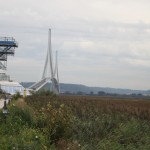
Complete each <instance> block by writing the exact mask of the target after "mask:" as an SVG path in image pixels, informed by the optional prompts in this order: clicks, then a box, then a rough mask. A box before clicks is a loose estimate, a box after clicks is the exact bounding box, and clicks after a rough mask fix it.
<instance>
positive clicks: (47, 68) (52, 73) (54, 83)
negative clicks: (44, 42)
mask: <svg viewBox="0 0 150 150" xmlns="http://www.w3.org/2000/svg"><path fill="white" fill-rule="evenodd" d="M50 80H51V89H50V90H51V91H52V92H54V93H55V94H59V91H60V89H59V77H58V64H57V52H56V62H55V68H54V67H53V60H52V47H51V29H49V35H48V49H47V55H46V60H45V65H44V70H43V75H42V79H41V80H40V81H39V82H37V83H35V84H33V85H32V86H31V87H29V88H30V89H33V90H35V91H38V90H39V89H41V88H42V87H43V86H44V85H45V84H46V83H48V82H50Z"/></svg>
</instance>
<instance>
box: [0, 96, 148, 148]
mask: <svg viewBox="0 0 150 150" xmlns="http://www.w3.org/2000/svg"><path fill="white" fill-rule="evenodd" d="M8 107H9V112H10V113H9V114H8V116H7V118H6V120H5V121H4V118H3V115H2V114H1V116H0V121H1V124H0V137H1V140H0V149H4V150H5V149H6V150H7V149H19V150H20V149H26V150H28V149H29V150H30V149H35V150H42V149H43V150H51V149H52V150H67V149H70V150H149V149H150V100H149V99H140V98H138V99H134V98H119V97H109V96H106V97H101V96H66V95H59V96H56V95H54V94H52V93H37V94H33V95H32V96H28V97H26V98H25V99H23V98H19V97H18V98H17V97H14V100H13V101H12V102H11V104H10V105H9V106H8ZM12 137H13V138H12Z"/></svg>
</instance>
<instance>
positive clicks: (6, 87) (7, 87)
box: [0, 81, 24, 95]
mask: <svg viewBox="0 0 150 150" xmlns="http://www.w3.org/2000/svg"><path fill="white" fill-rule="evenodd" d="M0 89H2V90H3V91H5V92H6V93H9V94H11V95H13V94H16V92H19V93H20V94H21V95H23V94H24V87H23V86H22V85H21V84H20V83H18V82H14V81H0Z"/></svg>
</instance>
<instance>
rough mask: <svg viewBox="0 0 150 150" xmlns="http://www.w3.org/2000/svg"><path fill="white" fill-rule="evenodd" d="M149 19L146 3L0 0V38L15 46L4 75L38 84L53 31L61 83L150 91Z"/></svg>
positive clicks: (149, 3) (149, 4)
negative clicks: (6, 38) (49, 35)
mask: <svg viewBox="0 0 150 150" xmlns="http://www.w3.org/2000/svg"><path fill="white" fill-rule="evenodd" d="M149 15H150V1H149V0H42V1H39V0H11V1H10V0H0V37H3V36H13V37H14V38H15V39H16V40H17V41H18V43H19V47H18V48H17V49H16V53H15V56H14V57H11V56H10V57H9V58H8V74H9V75H10V76H11V78H12V79H13V80H15V81H19V82H21V81H38V80H40V79H41V76H42V71H43V67H44V62H45V57H46V51H47V43H48V29H49V28H51V29H52V50H53V55H54V54H55V51H56V50H57V51H58V67H59V77H60V82H61V83H75V84H84V85H87V86H99V87H115V88H129V89H150V16H149ZM53 57H55V56H53Z"/></svg>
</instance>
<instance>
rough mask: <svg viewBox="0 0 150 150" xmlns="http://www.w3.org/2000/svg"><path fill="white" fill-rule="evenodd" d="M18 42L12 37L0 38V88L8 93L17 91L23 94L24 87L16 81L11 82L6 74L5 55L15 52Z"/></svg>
mask: <svg viewBox="0 0 150 150" xmlns="http://www.w3.org/2000/svg"><path fill="white" fill-rule="evenodd" d="M17 47H18V43H17V42H16V41H15V39H14V38H13V37H2V38H0V89H2V90H3V91H5V92H6V93H9V94H16V92H19V93H20V94H22V95H23V93H24V87H23V86H22V85H20V84H19V83H18V82H12V81H11V80H10V76H9V75H7V74H6V73H7V57H8V56H11V55H14V54H15V48H17Z"/></svg>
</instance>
